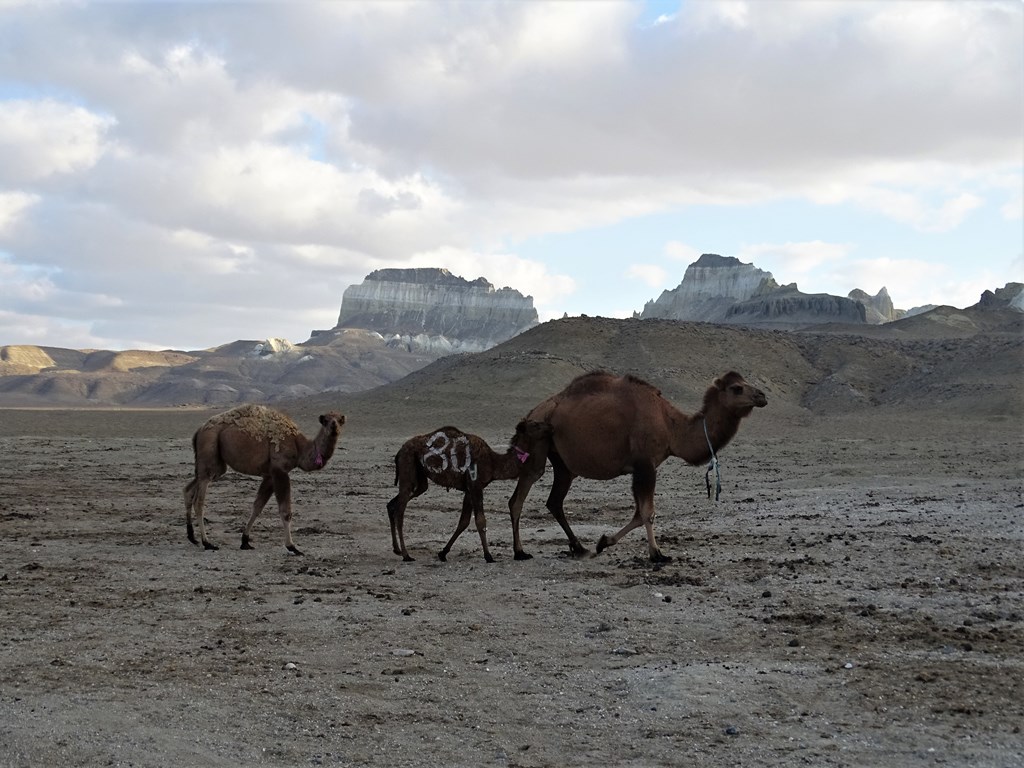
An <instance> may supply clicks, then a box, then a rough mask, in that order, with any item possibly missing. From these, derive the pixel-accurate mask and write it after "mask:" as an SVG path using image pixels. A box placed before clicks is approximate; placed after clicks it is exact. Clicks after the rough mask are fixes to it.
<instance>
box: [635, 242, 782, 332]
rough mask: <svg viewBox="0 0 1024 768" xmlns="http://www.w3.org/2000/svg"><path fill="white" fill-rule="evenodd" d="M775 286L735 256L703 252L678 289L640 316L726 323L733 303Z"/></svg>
mask: <svg viewBox="0 0 1024 768" xmlns="http://www.w3.org/2000/svg"><path fill="white" fill-rule="evenodd" d="M778 287H779V284H778V283H776V282H775V278H774V277H772V273H771V272H765V271H764V270H762V269H758V268H757V267H755V266H754V265H753V264H744V263H743V262H741V261H740V260H739V259H737V258H736V257H735V256H719V255H718V254H715V253H705V254H704V255H702V256H701V257H700V258H699V259H697V261H695V262H693V264H691V265H690V266H688V267H687V268H686V272H684V273H683V282H682V283H680V284H679V287H678V288H675V289H673V290H671V291H662V293H661V296H659V297H658V299H657V300H656V301H649V302H647V303H646V304H645V305H644V309H643V312H641V313H640V317H641V318H643V319H645V320H646V319H649V318H665V319H669V320H695V321H699V322H705V323H721V322H727V320H726V317H727V315H728V314H729V309H730V308H731V307H732V306H733V305H734V304H737V303H738V302H741V301H746V300H747V299H749V298H751V297H752V296H755V295H758V294H762V293H768V292H771V291H772V290H775V289H777V288H778ZM794 287H795V286H794Z"/></svg>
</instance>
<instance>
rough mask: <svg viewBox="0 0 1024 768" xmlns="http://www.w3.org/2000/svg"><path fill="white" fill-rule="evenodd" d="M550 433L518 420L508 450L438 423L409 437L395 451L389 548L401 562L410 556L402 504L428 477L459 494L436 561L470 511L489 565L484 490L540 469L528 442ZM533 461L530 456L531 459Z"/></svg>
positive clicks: (465, 524)
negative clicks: (458, 510)
mask: <svg viewBox="0 0 1024 768" xmlns="http://www.w3.org/2000/svg"><path fill="white" fill-rule="evenodd" d="M550 433H551V428H550V427H549V426H548V425H547V424H542V423H539V422H531V421H521V422H519V424H518V425H517V426H516V433H515V435H513V437H512V441H511V443H510V444H509V448H508V451H506V452H505V453H495V452H494V451H493V450H492V449H491V447H490V446H489V445H487V443H486V442H485V441H484V440H483V438H480V437H478V436H476V435H470V434H467V433H465V432H463V431H461V430H459V429H456V428H455V427H442V428H441V429H438V430H435V431H433V432H428V433H427V434H425V435H417V436H416V437H413V438H410V439H409V440H407V441H406V442H405V444H404V445H403V446H402V447H401V448H399V449H398V453H397V454H395V485H397V486H398V494H397V495H396V496H395V497H394V498H393V499H391V501H389V502H388V519H389V520H390V522H391V548H392V549H393V550H394V552H395V554H396V555H401V556H402V559H403V560H413V559H414V558H413V557H411V556H410V555H409V552H408V550H407V549H406V548H405V534H404V525H405V507H406V504H408V503H409V500H410V499H414V498H416V497H417V496H419V495H420V494H422V493H423V492H424V491H426V490H427V485H428V482H427V480H428V478H429V479H430V480H432V481H433V482H434V483H435V484H436V485H440V486H441V487H442V488H449V489H450V488H455V489H456V490H460V491H463V492H464V495H463V498H462V515H461V517H459V524H458V526H456V528H455V533H454V534H452V537H451V538H450V539H448V543H447V544H445V545H444V549H442V550H441V551H440V552H438V553H437V557H438V559H439V560H446V559H447V558H448V553H449V552H450V551H451V548H452V545H453V544H454V543H455V540H456V539H458V538H459V536H460V535H461V534H462V532H463V531H464V530H466V528H467V527H468V526H469V518H470V515H472V516H473V517H474V518H475V520H476V529H477V532H478V533H479V534H480V544H481V545H483V549H484V560H486V561H487V562H488V563H493V562H494V558H493V557H492V556H491V551H490V550H489V549H488V548H487V519H486V517H485V515H484V489H485V488H486V487H487V486H488V485H489V484H490V483H491V481H493V480H513V479H515V478H517V477H519V476H520V473H521V472H523V471H524V467H526V468H527V469H526V470H525V471H529V472H534V473H538V474H539V473H542V472H543V471H544V465H543V462H544V459H543V458H541V459H540V462H541V465H540V468H539V469H537V468H534V467H533V466H532V463H533V462H531V456H532V454H533V446H534V445H535V444H537V443H539V442H542V441H544V440H546V439H547V438H548V437H549V436H550ZM535 461H536V460H534V462H535Z"/></svg>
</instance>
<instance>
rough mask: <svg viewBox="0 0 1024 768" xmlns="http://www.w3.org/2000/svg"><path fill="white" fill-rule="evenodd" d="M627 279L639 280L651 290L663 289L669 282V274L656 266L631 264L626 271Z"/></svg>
mask: <svg viewBox="0 0 1024 768" xmlns="http://www.w3.org/2000/svg"><path fill="white" fill-rule="evenodd" d="M626 277H628V278H629V279H631V280H639V281H641V282H642V283H645V284H646V285H648V286H650V287H651V288H661V287H663V286H664V285H665V283H666V281H667V280H668V272H666V271H665V270H664V269H663V268H662V267H659V266H657V265H656V264H631V265H630V266H629V268H628V269H627V270H626Z"/></svg>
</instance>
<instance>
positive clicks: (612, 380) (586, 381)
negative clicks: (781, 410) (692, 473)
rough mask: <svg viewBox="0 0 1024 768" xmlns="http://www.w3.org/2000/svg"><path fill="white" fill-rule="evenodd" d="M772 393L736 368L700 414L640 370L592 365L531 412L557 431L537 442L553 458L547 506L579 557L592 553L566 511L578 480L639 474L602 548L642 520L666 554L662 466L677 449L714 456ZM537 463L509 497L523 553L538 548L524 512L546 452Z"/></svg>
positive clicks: (688, 457)
mask: <svg viewBox="0 0 1024 768" xmlns="http://www.w3.org/2000/svg"><path fill="white" fill-rule="evenodd" d="M767 403H768V400H767V398H766V397H765V395H764V392H762V391H761V390H760V389H757V388H756V387H754V386H752V385H750V384H748V383H747V382H746V381H744V380H743V377H742V376H740V375H739V374H738V373H736V372H735V371H730V372H729V373H727V374H725V375H724V376H722V377H721V378H719V379H716V380H715V382H714V383H713V384H712V385H711V386H710V387H708V389H707V391H706V392H705V393H704V402H703V405H702V406H701V409H700V410H699V411H697V412H696V413H694V414H686V413H683V412H682V411H680V410H678V409H677V408H676V407H675V406H673V405H672V404H671V403H670V402H669V401H668V400H666V399H665V398H664V397H662V395H661V392H660V391H659V390H658V389H656V388H655V387H653V386H651V385H650V384H648V383H647V382H645V381H643V380H642V379H638V378H636V377H634V376H615V375H613V374H611V373H607V372H604V371H592V372H591V373H586V374H583V375H582V376H579V377H577V378H576V379H574V380H573V381H572V382H571V383H570V384H569V385H568V386H567V387H566V388H565V389H564V390H562V391H561V392H559V393H558V394H557V395H554V396H552V397H549V398H548V399H547V400H545V401H544V402H542V403H540V404H539V405H537V406H536V407H535V408H534V409H533V410H532V411H530V413H529V414H528V415H527V417H526V418H527V419H531V420H535V421H546V422H547V423H549V424H550V425H551V429H552V432H551V437H550V439H549V440H548V441H547V444H546V445H541V446H537V450H540V451H543V452H546V454H547V458H548V459H550V461H551V467H552V470H553V472H554V481H553V484H552V487H551V493H550V495H549V496H548V500H547V508H548V510H549V511H550V512H551V514H552V515H554V517H555V520H557V521H558V524H559V525H561V526H562V530H563V531H565V534H566V536H567V537H568V538H569V549H570V551H571V552H572V554H573V556H574V557H583V556H586V555H589V552H588V551H587V549H586V548H585V547H584V546H583V545H582V544H581V543H580V541H579V539H578V538H576V534H574V533H573V531H572V528H571V527H570V526H569V523H568V521H567V520H566V517H565V511H564V509H563V507H562V503H563V501H564V500H565V497H566V494H568V492H569V488H570V487H571V486H572V482H573V480H575V479H576V478H577V477H586V478H591V479H594V480H610V479H611V478H614V477H619V476H620V475H632V476H633V499H634V501H635V510H634V513H633V518H632V519H631V520H630V521H629V522H628V523H626V525H625V527H624V528H622V529H621V530H620V531H619V532H618V533H615V534H613V535H612V536H608V535H603V536H601V538H600V540H599V541H598V542H597V551H598V552H600V551H602V550H603V549H605V548H606V547H610V546H611V545H613V544H615V543H617V542H618V541H619V540H620V539H621V538H622V537H623V536H625V535H626V534H627V533H629V532H630V531H632V530H633V529H634V528H638V527H639V526H641V525H642V526H644V528H645V529H646V530H647V549H648V554H649V556H650V559H651V560H652V561H655V562H661V561H666V560H669V559H671V558H669V557H667V556H666V555H664V554H662V552H661V550H660V549H659V548H658V543H657V541H656V540H655V537H654V485H655V480H656V478H657V469H658V467H659V466H660V465H661V463H662V462H663V461H665V459H667V458H668V457H669V456H677V457H679V458H681V459H682V460H683V461H685V462H687V463H688V464H695V465H696V464H701V463H703V462H706V461H709V460H711V459H712V458H713V457H714V456H715V454H716V453H717V451H719V450H720V449H721V448H723V447H724V446H725V445H726V444H727V443H728V442H729V441H730V440H731V439H732V438H733V436H734V435H735V434H736V431H737V430H738V429H739V426H740V421H742V420H743V419H744V418H745V417H747V416H749V415H750V413H751V411H753V410H754V408H762V407H764V406H765V405H767ZM532 466H533V467H534V468H536V467H538V466H539V470H535V471H534V472H532V473H528V474H527V473H524V474H522V475H521V476H520V477H519V482H518V484H517V485H516V489H515V492H514V493H513V494H512V497H511V498H510V499H509V501H508V506H509V514H510V515H511V517H512V536H513V544H512V546H513V549H514V551H515V558H516V559H517V560H527V559H529V558H530V557H531V555H529V554H527V553H526V552H525V551H524V549H523V544H522V541H521V539H520V537H519V516H520V515H521V514H522V510H523V502H524V501H525V500H526V496H527V494H528V493H529V492H530V488H531V487H532V486H533V484H534V483H535V482H536V481H537V480H538V479H539V478H540V476H541V475H542V474H543V472H544V463H543V461H542V457H541V456H537V457H535V463H533V464H532Z"/></svg>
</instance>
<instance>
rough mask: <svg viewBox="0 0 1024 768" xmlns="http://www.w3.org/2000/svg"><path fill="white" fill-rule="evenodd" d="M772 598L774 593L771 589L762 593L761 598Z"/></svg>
mask: <svg viewBox="0 0 1024 768" xmlns="http://www.w3.org/2000/svg"><path fill="white" fill-rule="evenodd" d="M771 596H772V591H771V590H770V589H766V590H765V591H764V592H762V593H761V597H771Z"/></svg>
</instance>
